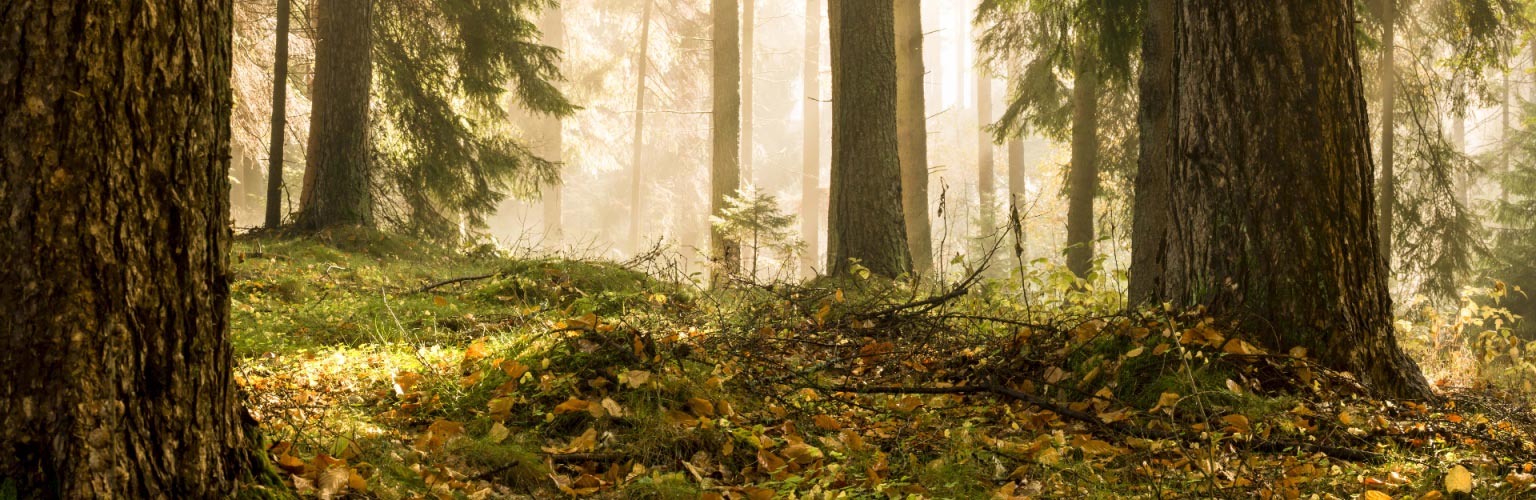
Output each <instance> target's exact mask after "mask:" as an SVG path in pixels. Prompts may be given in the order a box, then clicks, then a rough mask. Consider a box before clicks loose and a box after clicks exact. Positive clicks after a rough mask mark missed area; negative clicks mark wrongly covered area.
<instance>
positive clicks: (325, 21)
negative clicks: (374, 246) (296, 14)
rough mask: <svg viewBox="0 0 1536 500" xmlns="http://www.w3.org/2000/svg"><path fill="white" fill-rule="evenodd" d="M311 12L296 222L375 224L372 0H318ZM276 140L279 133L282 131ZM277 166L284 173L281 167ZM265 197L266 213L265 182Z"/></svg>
mask: <svg viewBox="0 0 1536 500" xmlns="http://www.w3.org/2000/svg"><path fill="white" fill-rule="evenodd" d="M316 12H317V14H316V17H317V19H316V21H315V22H316V24H317V28H316V42H315V77H314V92H313V99H314V108H313V110H312V111H311V114H310V125H309V151H308V154H307V157H308V161H307V162H306V164H305V171H304V189H303V194H302V195H301V196H300V198H299V215H298V219H297V221H296V222H295V223H296V224H297V226H298V227H300V228H302V229H324V228H328V227H334V226H348V225H359V226H372V225H373V171H372V165H371V163H372V162H371V161H370V158H369V152H370V150H369V144H368V127H369V112H368V107H369V91H370V86H371V84H372V82H373V46H372V42H371V33H370V30H371V26H372V25H371V20H372V19H373V2H372V0H320V1H319V3H318V4H317V7H316ZM274 99H275V98H274ZM274 109H275V108H274ZM273 140H274V141H279V140H281V135H280V134H278V135H274V139H273ZM277 159H278V161H279V162H280V161H281V158H280V157H277ZM278 173H279V175H277V177H278V178H279V179H281V177H282V176H281V169H279V172H278ZM268 198H269V206H268V208H267V212H268V216H269V217H270V216H271V212H272V209H271V207H270V202H271V200H274V199H277V198H278V197H274V196H272V191H271V188H270V187H269V188H268ZM269 222H270V220H269Z"/></svg>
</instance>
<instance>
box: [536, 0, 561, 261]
mask: <svg viewBox="0 0 1536 500" xmlns="http://www.w3.org/2000/svg"><path fill="white" fill-rule="evenodd" d="M564 14H565V13H564V11H562V10H561V8H560V5H558V4H556V5H555V6H552V7H549V8H547V9H545V11H544V20H543V22H542V23H541V24H542V25H543V29H544V44H545V45H548V46H550V47H554V48H557V49H560V50H565V15H564ZM543 121H544V130H543V144H544V151H543V156H544V158H546V159H549V160H550V161H554V162H557V163H560V162H563V161H564V159H565V131H564V127H563V125H562V123H561V120H560V118H559V117H556V116H548V117H544V118H543ZM559 168H560V169H561V171H562V173H561V179H562V180H561V181H559V182H556V183H554V184H550V185H548V186H544V193H543V194H544V238H545V239H546V240H549V242H548V243H549V244H552V245H554V246H556V247H558V246H559V245H560V244H561V241H562V240H563V239H564V233H565V228H564V226H563V222H564V221H563V220H562V215H561V209H562V207H561V201H562V200H561V195H562V191H563V190H564V185H565V181H564V180H563V179H564V172H563V171H564V169H565V168H564V165H563V164H562V165H561V166H560V167H559Z"/></svg>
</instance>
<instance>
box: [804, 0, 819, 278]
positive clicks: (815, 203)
mask: <svg viewBox="0 0 1536 500" xmlns="http://www.w3.org/2000/svg"><path fill="white" fill-rule="evenodd" d="M804 62H805V65H804V67H803V68H802V69H801V80H802V82H803V83H802V84H801V86H802V87H804V88H805V99H804V100H803V101H802V102H801V114H803V115H805V127H804V130H803V131H802V135H803V137H802V138H803V140H804V142H803V143H802V146H801V154H802V158H801V164H800V165H801V166H800V231H801V233H802V234H803V235H804V238H805V252H804V253H803V254H801V256H800V275H801V276H802V277H807V278H808V277H812V276H815V275H816V256H817V255H816V253H817V249H819V248H821V227H820V226H821V225H820V221H821V218H820V217H817V215H816V214H819V213H821V210H820V205H821V202H820V200H821V187H820V186H821V0H806V1H805V61H804Z"/></svg>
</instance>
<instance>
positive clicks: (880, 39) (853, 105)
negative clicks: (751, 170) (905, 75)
mask: <svg viewBox="0 0 1536 500" xmlns="http://www.w3.org/2000/svg"><path fill="white" fill-rule="evenodd" d="M828 6H829V7H828V11H829V15H830V16H831V17H830V18H831V20H832V54H833V57H834V58H835V59H834V60H833V62H832V193H831V197H832V200H831V208H830V209H829V210H828V212H829V213H828V217H827V219H828V222H827V238H828V241H827V254H828V258H827V259H828V261H829V262H828V263H827V268H828V269H829V270H830V273H831V274H833V275H843V274H847V273H848V272H849V271H850V270H851V269H852V263H851V262H850V259H857V260H858V261H859V264H860V265H862V266H864V267H865V268H868V269H869V270H870V272H873V273H875V274H878V275H881V276H886V277H896V276H899V275H901V274H905V273H907V272H910V271H911V270H912V267H911V262H912V260H911V258H910V255H909V254H908V250H907V231H906V225H905V222H904V220H903V218H902V211H901V161H900V159H899V157H898V153H897V146H896V33H895V27H896V18H895V12H894V4H893V3H892V2H857V3H855V2H847V1H835V2H829V4H828Z"/></svg>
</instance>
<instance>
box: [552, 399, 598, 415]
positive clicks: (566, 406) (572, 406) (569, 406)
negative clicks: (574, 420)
mask: <svg viewBox="0 0 1536 500" xmlns="http://www.w3.org/2000/svg"><path fill="white" fill-rule="evenodd" d="M590 404H592V403H589V402H587V401H586V400H583V399H576V398H571V399H567V400H565V402H564V403H560V404H559V405H557V406H555V414H556V415H559V414H562V413H571V412H576V411H587V405H590Z"/></svg>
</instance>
